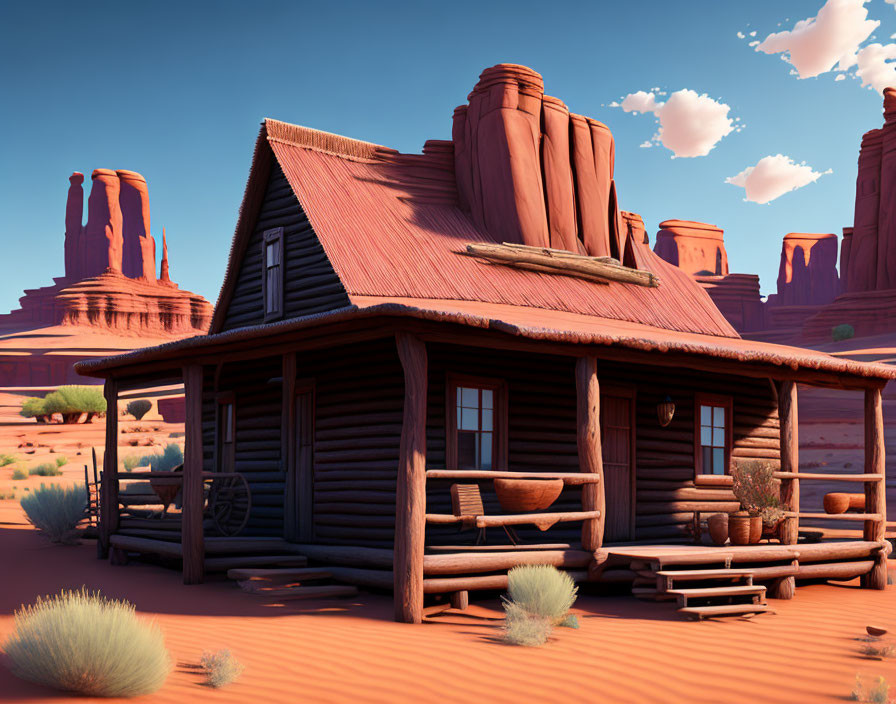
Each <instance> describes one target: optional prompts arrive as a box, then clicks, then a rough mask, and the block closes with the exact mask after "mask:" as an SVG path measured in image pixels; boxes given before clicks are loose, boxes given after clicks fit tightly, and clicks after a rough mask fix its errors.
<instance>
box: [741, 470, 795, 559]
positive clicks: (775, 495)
mask: <svg viewBox="0 0 896 704" xmlns="http://www.w3.org/2000/svg"><path fill="white" fill-rule="evenodd" d="M732 474H733V475H734V485H733V486H732V490H733V491H734V495H735V497H737V500H738V501H740V506H741V509H742V512H746V513H747V514H748V516H749V517H750V518H751V519H752V524H751V526H750V542H751V543H758V542H759V540H760V539H761V538H762V536H763V535H768V536H772V535H775V534H777V531H778V527H779V526H780V524H781V521H782V520H784V510H783V508H782V506H781V482H780V481H779V480H778V479H775V467H774V465H772V463H771V462H764V461H762V460H751V461H749V462H743V463H741V464H740V465H738V466H737V467H736V468H735V469H734V470H733V471H732ZM731 542H734V539H733V538H732V541H731Z"/></svg>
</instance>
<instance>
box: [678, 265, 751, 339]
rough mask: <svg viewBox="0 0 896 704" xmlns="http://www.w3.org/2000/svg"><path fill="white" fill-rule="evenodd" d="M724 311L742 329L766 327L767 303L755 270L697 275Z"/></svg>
mask: <svg viewBox="0 0 896 704" xmlns="http://www.w3.org/2000/svg"><path fill="white" fill-rule="evenodd" d="M694 278H696V279H697V282H698V283H699V284H700V285H701V286H703V288H705V289H706V292H707V293H708V294H709V297H710V298H711V299H712V302H713V303H715V304H716V307H717V308H718V309H719V310H720V311H721V312H722V315H724V316H725V318H726V319H727V320H728V322H729V323H731V325H732V326H734V329H735V330H737V331H738V332H740V333H747V332H755V331H756V330H762V329H764V328H765V327H766V322H765V321H766V315H765V306H764V304H763V302H762V296H761V295H760V292H759V277H758V276H757V275H756V274H726V275H725V276H696V277H694Z"/></svg>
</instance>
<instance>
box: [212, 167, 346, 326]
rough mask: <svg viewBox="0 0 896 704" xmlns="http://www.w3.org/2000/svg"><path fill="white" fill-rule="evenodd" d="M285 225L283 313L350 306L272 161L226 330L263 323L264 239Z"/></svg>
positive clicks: (293, 314)
mask: <svg viewBox="0 0 896 704" xmlns="http://www.w3.org/2000/svg"><path fill="white" fill-rule="evenodd" d="M275 227H282V228H284V230H283V234H284V250H285V251H284V254H285V263H286V266H285V270H284V278H283V282H284V283H283V287H284V288H283V309H284V314H283V318H296V317H299V316H303V315H310V314H311V313H320V312H323V311H326V310H332V309H334V308H342V307H343V306H347V305H349V300H348V294H347V293H346V292H345V288H344V287H343V285H342V282H341V281H340V280H339V277H338V276H337V275H336V272H335V271H334V269H333V266H332V265H331V264H330V261H329V259H327V256H326V254H325V253H324V250H323V247H322V246H321V244H320V241H319V240H318V238H317V235H315V234H314V230H312V229H311V223H310V222H309V221H308V217H307V216H306V215H305V211H304V210H303V209H302V207H301V206H300V205H299V202H298V200H297V199H296V197H295V194H294V193H293V192H292V188H291V187H290V185H289V183H288V182H287V180H286V177H285V176H284V175H283V171H282V169H281V168H280V165H279V164H278V163H277V162H276V160H274V161H273V163H272V165H271V173H270V176H269V178H268V185H267V191H266V193H265V197H264V201H263V203H262V206H261V210H260V212H259V215H258V220H257V221H256V223H255V227H254V229H253V230H252V236H251V237H250V239H249V243H248V245H247V247H246V250H245V253H244V255H243V260H242V262H241V263H240V268H239V274H238V275H237V279H236V285H235V287H234V290H233V296H232V297H231V299H230V302H229V304H228V306H227V313H226V315H225V317H224V324H223V327H222V330H231V329H233V328H240V327H246V326H249V325H259V324H261V323H263V322H264V308H263V299H262V238H263V234H264V231H265V230H270V229H272V228H275Z"/></svg>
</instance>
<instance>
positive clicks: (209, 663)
mask: <svg viewBox="0 0 896 704" xmlns="http://www.w3.org/2000/svg"><path fill="white" fill-rule="evenodd" d="M199 662H200V664H201V665H202V669H203V670H204V671H205V682H206V684H207V685H209V686H210V687H215V688H217V687H224V686H225V685H228V684H230V683H231V682H234V681H236V679H237V678H238V677H239V676H240V675H241V674H242V672H243V665H242V663H240V662H239V661H238V660H237V659H236V658H235V657H233V655H232V654H231V652H230V651H229V650H218V651H215V652H212V651H208V650H207V651H205V652H204V653H203V654H202V659H201V660H200V661H199Z"/></svg>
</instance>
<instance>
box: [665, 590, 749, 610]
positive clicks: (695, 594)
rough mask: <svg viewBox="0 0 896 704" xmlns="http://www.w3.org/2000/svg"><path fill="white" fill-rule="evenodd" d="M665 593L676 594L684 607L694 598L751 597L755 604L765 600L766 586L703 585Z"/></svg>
mask: <svg viewBox="0 0 896 704" xmlns="http://www.w3.org/2000/svg"><path fill="white" fill-rule="evenodd" d="M665 593H666V594H672V595H674V596H675V597H676V598H677V599H678V603H679V605H680V606H681V607H682V608H685V607H687V606H688V601H689V600H692V599H717V598H726V597H750V599H751V600H752V602H753V603H754V604H758V603H759V602H760V601H762V602H764V601H765V587H763V586H762V585H761V584H740V585H736V586H731V587H702V588H697V589H669V590H668V591H666V592H665ZM679 610H681V609H679Z"/></svg>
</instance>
